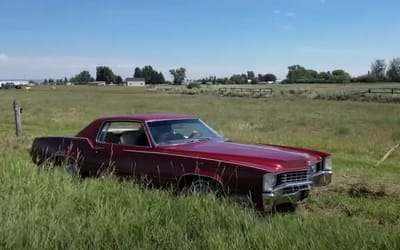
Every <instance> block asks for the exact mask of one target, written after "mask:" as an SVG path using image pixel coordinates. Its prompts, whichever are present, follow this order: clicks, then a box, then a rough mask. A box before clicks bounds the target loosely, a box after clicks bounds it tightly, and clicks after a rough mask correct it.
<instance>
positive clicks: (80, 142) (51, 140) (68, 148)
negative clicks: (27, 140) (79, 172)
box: [30, 137, 93, 164]
mask: <svg viewBox="0 0 400 250" xmlns="http://www.w3.org/2000/svg"><path fill="white" fill-rule="evenodd" d="M92 152H93V145H92V143H91V142H90V140H88V139H87V138H81V137H38V138H35V140H34V141H33V144H32V148H31V152H30V153H31V157H32V161H33V162H34V163H36V164H43V163H44V162H46V161H52V160H54V158H55V157H58V156H64V157H70V158H73V159H75V160H77V161H78V162H82V161H84V159H85V157H90V155H91V153H92Z"/></svg>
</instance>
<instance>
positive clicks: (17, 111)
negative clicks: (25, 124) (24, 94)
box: [14, 100, 22, 137]
mask: <svg viewBox="0 0 400 250" xmlns="http://www.w3.org/2000/svg"><path fill="white" fill-rule="evenodd" d="M21 111H22V109H21V104H20V102H19V101H18V100H14V118H15V134H16V136H17V137H20V136H22V120H21Z"/></svg>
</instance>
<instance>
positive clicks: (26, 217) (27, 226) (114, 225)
mask: <svg viewBox="0 0 400 250" xmlns="http://www.w3.org/2000/svg"><path fill="white" fill-rule="evenodd" d="M14 99H19V100H20V101H21V103H22V106H23V108H24V110H23V128H24V133H25V136H24V138H23V139H20V140H16V139H15V138H14V136H13V134H14V124H13V113H12V112H13V111H12V101H13V100H14ZM0 104H1V107H3V109H2V111H1V112H0V134H1V136H2V140H1V141H0V150H1V155H0V248H14V249H19V248H22V247H24V248H27V247H30V248H33V249H54V248H74V249H80V248H85V249H87V248H100V249H109V248H119V249H133V248H137V249H143V248H150V249H154V248H165V249H170V248H179V249H188V248H211V249H223V248H226V249H230V248H239V249H243V248H253V249H265V248H271V249H283V248H290V249H292V248H295V249H296V248H297V249H305V248H307V249H309V248H311V249H332V248H340V249H359V248H382V249H384V248H389V249H399V248H400V233H399V232H400V195H399V192H400V184H399V181H398V180H399V177H400V164H399V162H400V150H399V151H394V152H393V154H392V155H391V156H390V157H389V158H388V159H387V160H386V161H385V162H384V163H383V164H382V165H380V166H379V167H375V166H374V165H375V163H376V162H377V161H378V160H379V159H380V158H381V157H382V156H383V155H384V154H385V153H386V152H387V151H388V150H389V149H390V148H391V147H393V146H394V145H395V144H397V143H399V141H400V127H399V124H400V105H395V104H378V103H358V102H334V101H316V100H309V99H302V98H294V99H279V98H271V99H253V98H224V97H215V96H201V95H196V96H188V95H176V94H165V93H158V92H155V91H149V90H147V89H142V88H122V87H112V88H109V87H107V88H101V87H100V88H99V87H78V86H74V87H57V88H56V89H51V88H46V87H41V88H39V87H37V88H32V89H31V90H21V91H17V90H15V91H14V90H13V91H5V90H2V91H0ZM164 112H166V113H189V114H195V115H197V116H199V117H200V118H201V119H203V120H204V121H206V122H207V123H208V124H210V125H211V126H212V127H213V128H215V129H216V130H217V131H219V132H220V133H221V134H223V135H224V136H225V137H228V138H230V139H233V140H238V141H243V142H249V143H260V144H263V143H273V144H285V145H295V146H301V147H310V148H315V149H319V150H326V151H329V152H332V153H333V161H334V167H335V176H334V182H333V184H332V185H331V186H329V187H325V188H322V189H318V190H315V191H314V192H313V193H312V195H311V198H310V199H309V201H308V203H307V204H306V205H304V206H301V207H300V208H299V209H298V211H297V212H296V213H292V214H281V215H273V216H266V217H260V216H258V215H256V214H255V213H254V212H253V211H249V210H244V209H242V208H239V207H237V206H235V205H233V204H229V203H227V202H221V201H216V200H214V199H213V198H212V197H206V198H199V197H181V196H174V195H172V194H170V193H169V192H164V191H154V190H146V189H144V188H141V187H140V186H138V185H136V184H133V183H128V182H126V183H121V182H118V181H116V180H114V179H113V178H112V177H106V178H103V179H89V180H85V181H76V180H74V179H72V178H71V177H70V176H68V175H67V174H66V173H64V172H63V171H61V170H56V171H54V170H52V171H38V170H37V168H36V167H35V166H34V165H33V164H31V163H30V159H29V155H28V149H29V147H30V143H31V141H32V139H33V138H34V137H36V136H47V135H60V136H61V135H74V134H75V133H76V132H77V131H79V130H80V129H81V128H82V127H83V126H85V125H87V124H88V123H89V122H90V121H91V120H93V119H94V118H97V117H100V116H105V115H116V114H133V113H164ZM359 183H361V184H359ZM355 184H359V185H355Z"/></svg>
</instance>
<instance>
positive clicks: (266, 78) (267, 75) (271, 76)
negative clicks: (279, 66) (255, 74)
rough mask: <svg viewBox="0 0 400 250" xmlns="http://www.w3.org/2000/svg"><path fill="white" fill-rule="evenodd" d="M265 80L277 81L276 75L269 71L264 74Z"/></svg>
mask: <svg viewBox="0 0 400 250" xmlns="http://www.w3.org/2000/svg"><path fill="white" fill-rule="evenodd" d="M264 81H266V82H275V81H276V76H275V75H274V74H271V73H268V74H266V75H264Z"/></svg>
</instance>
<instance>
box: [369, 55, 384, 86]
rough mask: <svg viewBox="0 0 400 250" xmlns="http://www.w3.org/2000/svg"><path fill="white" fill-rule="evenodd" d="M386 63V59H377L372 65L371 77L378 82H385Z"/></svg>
mask: <svg viewBox="0 0 400 250" xmlns="http://www.w3.org/2000/svg"><path fill="white" fill-rule="evenodd" d="M386 67H387V65H386V62H385V60H384V59H377V60H375V61H374V62H373V63H372V64H371V75H372V76H373V77H374V78H375V80H376V81H383V80H385V72H386Z"/></svg>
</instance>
